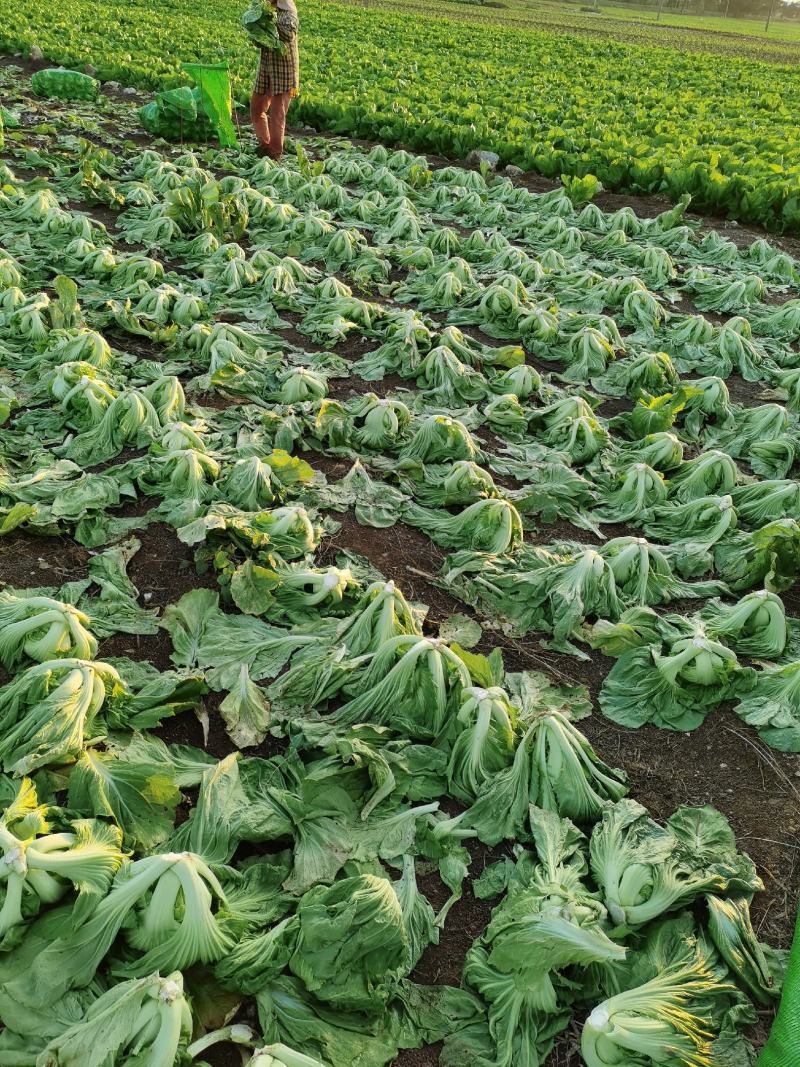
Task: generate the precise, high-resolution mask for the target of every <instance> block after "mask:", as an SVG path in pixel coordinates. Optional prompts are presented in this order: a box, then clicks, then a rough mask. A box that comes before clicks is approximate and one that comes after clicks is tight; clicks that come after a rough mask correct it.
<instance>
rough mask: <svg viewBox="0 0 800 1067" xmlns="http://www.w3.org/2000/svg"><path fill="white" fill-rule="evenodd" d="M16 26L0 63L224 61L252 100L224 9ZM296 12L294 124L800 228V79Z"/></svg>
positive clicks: (174, 8) (120, 73)
mask: <svg viewBox="0 0 800 1067" xmlns="http://www.w3.org/2000/svg"><path fill="white" fill-rule="evenodd" d="M17 14H18V17H17V18H15V19H14V20H6V22H5V23H4V26H3V27H2V31H0V46H2V48H3V49H4V50H6V51H9V52H17V51H23V52H24V53H25V54H27V53H29V52H30V50H31V48H33V47H34V46H35V47H38V48H39V49H41V51H42V52H43V54H44V56H45V57H46V58H47V59H48V60H51V61H53V62H58V63H63V64H65V65H66V66H69V67H74V68H78V69H82V68H83V67H84V65H86V64H91V65H93V66H94V67H95V68H96V69H97V71H98V73H99V76H100V78H102V79H104V80H107V79H115V80H116V81H118V82H121V83H122V84H124V85H130V84H133V85H136V86H138V87H139V88H144V89H163V88H172V87H174V86H176V85H178V84H182V83H183V81H184V80H185V78H184V77H183V76H182V74H181V63H183V62H188V61H198V62H206V63H209V62H211V63H214V62H224V63H228V64H230V66H231V69H232V72H233V74H234V76H235V79H236V83H237V95H239V96H240V97H242V98H244V97H245V96H246V95H247V94H249V89H250V86H251V85H252V83H253V79H254V75H255V66H256V58H257V56H256V53H255V51H254V50H253V48H252V45H251V44H250V42H249V41H248V39H247V37H246V35H245V34H244V32H243V30H242V28H241V25H240V21H239V20H240V16H241V7H240V6H239V5H231V4H228V3H223V2H222V0H214V2H212V3H207V4H205V5H204V6H203V8H202V9H198V8H197V7H196V5H192V4H189V3H188V2H187V0H173V2H172V3H171V4H170V5H169V6H168V7H166V8H165V7H164V6H163V5H162V6H161V7H159V8H158V10H155V9H154V8H153V7H152V5H150V4H148V3H146V2H145V0H136V2H134V3H125V4H120V3H115V2H110V3H106V4H104V5H103V6H102V7H101V8H99V9H97V7H96V5H95V4H90V3H88V2H87V0H68V2H67V3H66V4H64V5H62V6H60V7H59V9H58V11H55V12H54V11H53V10H52V8H51V7H50V6H48V5H46V4H44V3H43V2H42V0H19V7H18V10H17ZM301 14H302V20H303V27H302V33H301V51H302V59H301V62H302V68H303V89H302V94H301V96H300V98H299V101H298V102H297V104H295V105H294V110H293V115H294V116H295V118H294V121H296V122H297V123H299V124H301V123H311V124H312V125H314V126H315V127H317V128H318V129H325V130H329V131H332V132H336V133H345V132H346V133H348V134H349V135H351V136H358V137H368V138H374V139H378V140H382V141H384V142H385V143H387V144H404V145H407V146H410V147H411V148H412V149H414V150H417V151H432V152H437V153H441V154H445V155H448V156H450V157H452V158H456V159H459V158H464V157H465V156H466V154H467V153H468V152H469V151H470V150H471V149H489V150H494V151H496V152H497V153H498V155H499V156H500V158H501V160H502V162H504V163H513V164H516V165H519V166H521V167H523V168H524V169H531V170H535V171H536V172H538V173H541V174H544V175H546V176H548V177H555V178H557V177H559V175H561V174H562V173H563V174H568V175H577V176H583V175H585V174H587V173H592V174H596V175H597V176H598V177H599V178H600V179H601V180H602V182H603V183H604V185H606V187H607V188H609V189H616V190H623V191H627V192H633V193H642V192H644V193H658V194H662V195H665V196H667V197H669V198H672V199H675V200H677V199H678V198H679V197H680V196H682V195H683V194H684V193H690V194H692V195H693V196H694V197H695V202H696V205H697V206H699V207H701V208H702V209H704V210H710V211H713V212H716V213H720V214H722V215H723V216H726V217H729V218H735V219H738V220H740V221H748V220H749V221H756V222H760V223H762V224H764V225H766V226H768V227H770V228H774V229H776V230H778V231H782V230H789V231H796V230H797V228H798V219H800V209H799V208H798V184H797V167H798V162H799V161H800V159H799V157H798V154H797V152H798V150H797V148H796V145H795V137H794V127H795V122H794V116H795V115H796V113H797V109H798V101H797V96H796V94H797V87H796V76H795V68H794V65H784V66H781V65H777V64H770V63H762V62H759V61H757V60H754V59H753V60H751V59H746V60H744V61H743V60H742V58H741V57H740V56H739V55H729V56H720V55H711V54H705V53H703V52H695V51H692V50H690V49H684V48H683V47H680V45H681V44H682V42H679V47H675V48H670V47H666V48H663V47H657V46H655V45H651V44H643V45H636V44H624V43H619V42H616V41H610V40H607V39H592V38H587V37H578V36H571V35H569V34H565V33H559V32H548V31H544V30H540V31H537V30H534V29H527V28H518V27H506V26H502V25H499V24H497V23H492V22H489V21H487V23H486V24H476V23H474V22H472V21H469V22H465V21H459V20H456V19H451V18H447V17H436V15H435V14H426V13H414V15H413V17H411V18H410V17H409V14H408V12H404V11H389V10H385V9H379V8H375V7H370V8H363V7H359V6H356V5H352V4H336V3H331V2H330V0H308V2H307V3H305V4H304V5H303V10H302V13H301ZM332 41H335V42H337V43H338V45H339V46H338V47H336V48H332V47H331V42H332ZM355 52H357V53H358V54H359V56H360V62H359V63H357V64H354V63H353V62H352V56H353V54H354V53H355ZM443 55H446V56H447V57H448V70H449V72H450V78H449V79H448V82H447V84H446V85H445V84H443V83H442V81H441V77H440V72H441V57H442V56H443Z"/></svg>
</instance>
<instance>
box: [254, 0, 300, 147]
mask: <svg viewBox="0 0 800 1067" xmlns="http://www.w3.org/2000/svg"><path fill="white" fill-rule="evenodd" d="M270 2H271V4H272V6H273V7H274V8H275V15H276V19H275V21H276V24H277V30H278V36H279V37H280V39H281V41H283V43H284V44H285V45H286V51H285V53H283V52H279V51H277V50H276V49H272V48H263V47H262V49H261V62H260V63H259V66H258V75H257V76H256V84H255V87H254V89H253V95H252V97H251V99H250V117H251V119H252V122H253V129H254V130H255V134H256V138H257V140H258V149H257V152H258V155H259V156H269V158H270V159H275V160H278V159H280V158H281V156H282V155H283V137H284V133H285V131H286V112H287V111H288V110H289V104H290V103H291V101H292V97H293V96H297V91H298V89H299V88H300V57H299V55H298V51H297V34H298V31H299V29H300V19H299V18H298V15H297V8H296V7H295V6H294V2H293V0H270Z"/></svg>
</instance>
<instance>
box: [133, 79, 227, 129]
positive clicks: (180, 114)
mask: <svg viewBox="0 0 800 1067" xmlns="http://www.w3.org/2000/svg"><path fill="white" fill-rule="evenodd" d="M139 121H140V122H141V124H142V126H144V128H145V129H146V130H147V132H148V133H149V134H152V136H153V137H163V138H164V140H165V141H205V140H207V139H208V138H209V137H211V136H212V135H213V133H214V127H213V126H212V125H211V123H210V122H209V121H208V119H207V118H206V114H205V112H204V111H203V107H202V103H201V99H200V90H199V89H191V88H190V87H189V86H188V85H184V86H181V87H180V88H179V89H166V90H165V91H164V92H161V93H157V94H156V97H155V99H154V100H151V101H150V103H149V104H145V105H144V107H140V108H139Z"/></svg>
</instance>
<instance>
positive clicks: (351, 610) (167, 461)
mask: <svg viewBox="0 0 800 1067" xmlns="http://www.w3.org/2000/svg"><path fill="white" fill-rule="evenodd" d="M37 77H38V78H39V79H40V81H41V82H42V83H44V82H45V81H46V79H42V78H41V76H40V75H37ZM79 90H80V91H81V92H84V91H85V85H84V83H83V82H80V81H76V92H77V91H79ZM0 92H2V98H3V102H4V108H5V116H4V117H5V123H6V137H7V142H6V149H5V154H4V160H5V162H4V163H3V164H2V168H1V170H0V190H1V191H0V425H1V426H2V429H1V430H0V580H1V581H2V583H3V584H2V585H1V586H0V664H1V665H2V666H1V668H0V669H1V670H2V676H1V677H0V683H2V684H1V685H0V723H1V724H2V730H0V768H1V769H2V773H0V806H1V807H2V810H3V814H2V817H0V834H2V844H3V855H2V861H0V885H1V886H2V896H1V898H0V899H1V903H0V939H2V943H0V1021H2V1023H3V1025H4V1027H5V1028H4V1030H3V1031H2V1033H0V1065H2V1064H8V1065H12V1064H15V1065H26V1064H30V1065H34V1067H140V1065H142V1067H143V1065H145V1064H146V1065H147V1067H176V1065H177V1067H188V1065H189V1064H196V1065H197V1067H203V1065H206V1067H225V1065H227V1067H234V1065H238V1064H240V1063H242V1062H246V1063H247V1064H248V1067H352V1065H358V1067H384V1065H387V1064H390V1063H396V1064H397V1065H399V1067H420V1065H426V1067H427V1065H431V1067H432V1065H433V1064H435V1063H437V1062H439V1063H441V1064H442V1067H461V1065H464V1064H470V1065H475V1067H490V1065H503V1067H511V1065H514V1067H517V1065H519V1064H524V1065H526V1067H534V1065H536V1067H539V1065H542V1067H544V1065H547V1067H578V1065H581V1064H582V1065H584V1067H609V1065H612V1064H616V1065H618V1064H630V1065H631V1067H650V1065H652V1064H663V1063H676V1064H677V1063H684V1064H687V1065H694V1067H699V1065H704V1064H711V1063H714V1064H718V1065H722V1064H726V1065H730V1067H738V1065H748V1064H752V1063H753V1062H754V1056H755V1050H757V1049H760V1048H761V1047H762V1046H763V1044H764V1040H765V1035H766V1033H767V1031H768V1029H769V1026H770V1023H771V1021H772V1016H773V1013H774V1009H775V1006H776V1003H777V1001H778V998H779V996H780V989H781V983H782V980H783V974H784V970H785V961H786V951H785V950H786V948H787V947H788V944H789V942H790V940H791V932H792V928H793V923H794V913H795V906H796V901H797V895H798V888H799V886H798V880H799V879H798V874H800V864H798V845H797V840H798V830H799V829H800V819H798V806H797V798H798V791H799V790H800V761H798V753H800V684H799V683H798V678H800V622H798V618H797V600H796V596H795V591H794V590H795V583H796V578H797V575H798V569H799V568H800V482H798V480H797V478H796V473H797V462H798V449H800V349H798V342H800V300H799V299H798V298H797V296H796V293H797V288H798V282H800V261H799V260H798V259H796V258H795V256H794V251H795V245H794V244H793V243H791V242H782V241H780V240H775V241H770V240H767V239H765V238H764V237H754V236H753V235H750V236H747V237H746V236H745V235H743V234H742V233H741V232H740V231H739V230H738V229H731V230H730V231H726V232H725V233H723V232H717V231H712V230H707V229H702V228H701V227H700V226H699V224H698V223H697V222H695V221H692V219H691V218H690V217H689V216H688V215H687V213H686V212H687V207H688V204H687V202H686V201H685V200H684V201H681V202H679V203H678V204H676V205H674V206H667V207H666V208H664V205H663V204H660V205H657V204H653V203H649V204H641V205H640V210H639V211H638V213H637V212H635V211H634V210H633V209H632V208H631V206H630V205H628V204H625V203H624V202H622V201H621V200H620V199H617V200H613V198H611V199H609V198H608V197H606V198H605V199H604V200H603V201H602V205H603V206H602V207H601V206H600V205H599V204H598V203H595V202H593V198H594V197H595V194H596V192H597V183H596V181H594V180H592V179H586V178H583V179H577V178H576V179H572V180H567V181H566V182H565V184H564V185H563V186H554V187H553V188H552V189H550V190H549V191H546V192H543V191H541V183H540V190H539V191H533V190H532V189H531V188H529V185H526V184H525V183H524V182H522V183H514V182H512V181H511V180H510V179H509V178H508V177H505V176H501V175H496V174H493V173H491V172H489V171H488V170H486V169H483V170H474V169H473V170H471V169H464V168H462V167H459V166H454V165H452V166H451V165H447V164H446V163H442V162H440V161H432V160H430V159H428V158H426V157H425V156H422V155H414V154H411V153H410V152H408V151H406V150H396V151H395V150H393V149H391V148H387V147H386V146H384V145H375V146H360V147H357V146H355V145H353V144H352V143H350V142H348V141H345V140H341V139H335V138H324V137H313V138H304V139H303V140H302V141H300V140H298V141H297V142H296V143H295V144H294V146H293V152H292V153H291V154H290V156H289V157H288V158H287V159H286V160H285V161H284V162H283V163H282V164H275V163H274V162H272V161H271V160H269V159H256V158H255V157H254V155H253V154H252V153H251V152H249V151H242V152H237V151H233V150H221V149H218V148H214V147H209V146H197V147H196V148H195V149H194V150H190V149H189V148H188V147H187V146H183V147H180V148H171V147H169V146H166V145H165V144H164V143H159V144H157V145H153V144H150V143H149V142H148V140H147V138H146V137H144V136H143V135H142V133H141V129H140V127H139V125H138V120H137V115H136V112H135V110H134V105H135V102H134V101H132V100H131V99H130V98H129V97H126V96H124V95H123V94H121V93H115V92H106V93H103V94H100V95H99V96H98V98H97V99H94V100H85V101H75V102H73V103H70V104H63V103H59V102H58V101H53V100H51V101H42V100H41V99H39V98H37V97H35V96H34V95H33V94H32V89H31V83H30V81H29V79H28V78H27V76H26V75H25V74H24V72H23V71H22V70H21V69H20V68H16V67H13V66H8V65H6V66H0ZM529 184H530V183H529ZM730 234H733V235H734V237H735V238H736V239H735V240H733V239H731V237H730Z"/></svg>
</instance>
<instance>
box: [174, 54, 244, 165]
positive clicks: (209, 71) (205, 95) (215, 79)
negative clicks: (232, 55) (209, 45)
mask: <svg viewBox="0 0 800 1067" xmlns="http://www.w3.org/2000/svg"><path fill="white" fill-rule="evenodd" d="M183 69H184V70H185V71H186V73H187V74H189V75H191V77H192V78H194V80H195V81H196V82H197V91H198V92H199V94H200V104H201V106H202V109H203V111H204V113H205V115H206V117H207V118H208V120H209V122H210V123H211V125H212V126H213V127H214V129H215V130H216V131H217V136H218V137H219V143H220V144H221V145H222V146H223V147H224V148H238V147H239V142H238V141H237V139H236V130H235V129H234V127H233V111H232V103H231V79H230V74H229V72H228V65H227V63H184V64H183Z"/></svg>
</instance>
